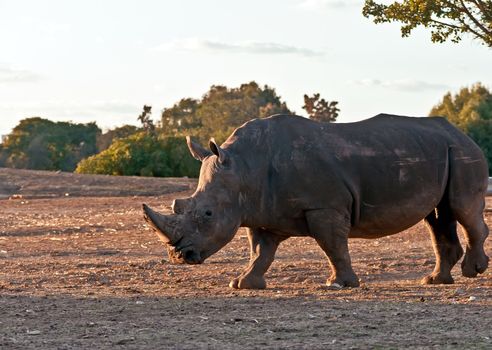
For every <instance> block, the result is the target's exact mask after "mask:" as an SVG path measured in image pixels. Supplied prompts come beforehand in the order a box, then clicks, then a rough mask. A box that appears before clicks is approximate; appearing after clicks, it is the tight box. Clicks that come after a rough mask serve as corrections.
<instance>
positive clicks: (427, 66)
mask: <svg viewBox="0 0 492 350" xmlns="http://www.w3.org/2000/svg"><path fill="white" fill-rule="evenodd" d="M362 4H363V1H350V0H346V1H337V0H248V1H231V0H229V1H227V0H207V1H203V0H201V1H200V0H180V1H177V0H174V1H171V0H170V1H164V0H162V1H158V0H155V1H150V0H139V1H136V0H135V1H129V0H104V1H102V0H97V1H95V0H94V1H92V0H84V1H50V0H43V1H36V0H33V1H23V0H16V1H13V0H12V1H7V0H0V134H7V133H9V132H10V130H11V129H12V128H13V127H14V126H15V125H17V123H18V122H19V120H21V119H23V118H26V117H31V116H41V117H44V118H48V119H51V120H65V121H68V120H71V121H74V122H90V121H96V122H97V124H98V125H99V126H100V127H102V128H107V127H114V126H117V125H122V124H125V123H129V124H135V125H136V124H138V123H137V116H138V114H139V113H140V111H141V108H142V106H143V104H150V105H152V107H153V111H154V114H153V118H154V119H155V120H157V119H158V118H159V114H160V113H159V112H160V111H161V110H162V109H163V108H165V107H170V106H172V105H173V104H174V103H175V102H177V101H178V100H179V99H181V98H184V97H194V98H200V97H201V96H202V95H203V94H204V93H205V92H206V91H207V90H208V89H209V87H210V86H211V85H213V84H216V85H217V84H221V85H226V86H228V87H237V86H239V85H240V84H241V83H246V82H249V81H251V80H255V81H256V82H258V83H259V84H261V85H264V84H267V85H269V86H271V87H274V88H275V89H276V91H277V93H278V94H279V95H280V96H281V97H282V99H283V100H285V101H286V102H287V105H288V106H289V108H290V109H293V110H294V111H296V112H297V113H298V114H301V115H303V114H304V111H303V110H302V108H301V107H302V104H303V99H302V96H303V94H305V93H307V94H312V93H315V92H319V93H320V94H321V96H322V97H324V98H325V99H327V100H336V101H339V106H340V108H341V113H340V117H339V121H340V122H349V121H355V120H360V119H364V118H367V117H370V116H373V115H375V114H377V113H380V112H386V113H395V114H402V115H414V116H422V115H427V113H428V112H429V110H430V109H431V108H432V106H433V105H435V104H436V103H438V102H439V100H440V99H441V98H442V96H443V95H444V94H445V93H446V92H447V91H453V92H456V91H458V90H459V88H461V87H463V86H469V85H471V84H473V83H476V82H479V81H480V82H482V83H483V84H484V85H486V86H488V87H489V88H490V87H491V86H492V50H491V49H489V48H487V47H484V46H481V45H480V43H479V42H477V41H474V40H473V39H471V38H469V37H468V38H465V40H463V41H462V42H461V43H460V44H457V45H456V44H444V45H440V44H432V43H430V39H429V33H428V32H427V31H425V30H418V31H417V32H416V33H415V34H414V35H412V36H411V37H410V38H406V39H402V38H401V37H400V32H399V26H398V25H393V24H385V25H375V24H373V23H372V22H371V21H370V20H368V19H366V18H364V17H363V16H362V14H361V9H362ZM211 136H212V135H211Z"/></svg>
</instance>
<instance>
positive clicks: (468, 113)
mask: <svg viewBox="0 0 492 350" xmlns="http://www.w3.org/2000/svg"><path fill="white" fill-rule="evenodd" d="M429 115H431V116H433V115H438V116H443V117H446V118H447V119H448V120H449V121H450V122H451V123H453V124H454V125H456V126H457V127H458V128H460V129H461V130H463V131H464V132H465V133H466V134H467V135H468V136H470V137H471V138H472V139H473V140H474V141H475V142H476V143H477V144H478V145H479V146H480V148H481V149H482V150H483V151H484V153H485V156H486V157H487V161H488V163H489V173H490V174H492V93H491V92H490V91H489V90H488V89H487V88H486V87H484V86H483V85H481V84H475V85H473V86H472V87H471V88H468V87H465V88H462V89H461V90H460V91H459V92H458V93H457V94H455V95H452V94H451V93H449V92H448V93H447V94H446V95H444V97H443V99H442V101H441V102H440V103H439V104H437V105H436V106H434V108H432V110H431V111H430V113H429Z"/></svg>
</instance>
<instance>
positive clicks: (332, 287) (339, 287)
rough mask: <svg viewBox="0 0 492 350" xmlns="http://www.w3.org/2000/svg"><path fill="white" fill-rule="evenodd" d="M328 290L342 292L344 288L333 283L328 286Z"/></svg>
mask: <svg viewBox="0 0 492 350" xmlns="http://www.w3.org/2000/svg"><path fill="white" fill-rule="evenodd" d="M326 287H327V288H328V289H333V290H340V289H342V286H341V285H340V284H338V283H336V282H335V283H332V284H329V285H327V286H326Z"/></svg>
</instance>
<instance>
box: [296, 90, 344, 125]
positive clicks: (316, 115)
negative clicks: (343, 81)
mask: <svg viewBox="0 0 492 350" xmlns="http://www.w3.org/2000/svg"><path fill="white" fill-rule="evenodd" d="M337 105H338V102H336V101H332V102H328V101H326V100H325V99H324V98H322V99H320V95H319V94H314V95H313V97H309V96H308V95H304V106H302V108H303V109H305V110H306V112H307V113H308V115H309V119H312V120H316V121H318V122H326V123H330V122H334V121H336V120H337V117H338V112H340V109H339V108H338V107H337Z"/></svg>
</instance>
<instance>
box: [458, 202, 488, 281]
mask: <svg viewBox="0 0 492 350" xmlns="http://www.w3.org/2000/svg"><path fill="white" fill-rule="evenodd" d="M458 221H459V223H460V224H461V225H462V226H463V228H464V235H465V238H466V252H465V257H464V259H463V261H462V263H461V272H462V274H463V276H465V277H476V276H477V274H479V273H483V272H485V270H486V269H487V267H488V265H489V257H488V256H487V255H486V254H485V251H484V242H485V239H486V238H487V236H488V235H489V229H488V227H487V224H486V223H485V221H484V219H483V215H482V211H480V214H475V215H467V216H464V217H463V218H459V219H458Z"/></svg>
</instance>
